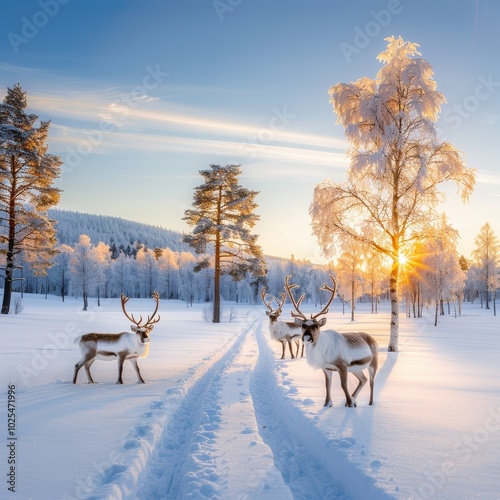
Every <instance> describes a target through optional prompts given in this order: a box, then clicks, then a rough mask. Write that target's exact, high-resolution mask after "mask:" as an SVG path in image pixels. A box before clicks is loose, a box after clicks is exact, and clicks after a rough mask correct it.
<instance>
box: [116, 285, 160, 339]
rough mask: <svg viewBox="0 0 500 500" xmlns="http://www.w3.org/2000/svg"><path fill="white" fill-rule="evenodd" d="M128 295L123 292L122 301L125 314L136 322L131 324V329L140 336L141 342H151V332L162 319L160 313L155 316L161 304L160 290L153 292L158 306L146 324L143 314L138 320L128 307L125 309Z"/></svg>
mask: <svg viewBox="0 0 500 500" xmlns="http://www.w3.org/2000/svg"><path fill="white" fill-rule="evenodd" d="M128 299H129V298H128V297H125V295H123V293H122V297H121V301H122V310H123V313H124V314H125V316H126V317H127V318H128V319H129V320H130V321H132V323H134V324H133V325H130V329H131V330H132V331H133V332H134V333H136V334H137V335H139V336H140V342H141V344H147V343H148V342H149V334H150V332H151V330H152V329H153V328H154V325H155V323H158V321H160V315H158V317H157V318H155V315H156V312H157V311H158V306H159V304H160V297H159V295H158V292H154V293H153V299H154V301H155V302H156V307H155V310H154V312H153V314H152V315H151V316H148V319H147V321H146V322H145V323H144V324H141V323H142V316H140V317H139V319H138V320H136V319H135V318H134V315H133V314H130V315H129V314H128V313H127V311H126V309H125V304H126V303H127V301H128Z"/></svg>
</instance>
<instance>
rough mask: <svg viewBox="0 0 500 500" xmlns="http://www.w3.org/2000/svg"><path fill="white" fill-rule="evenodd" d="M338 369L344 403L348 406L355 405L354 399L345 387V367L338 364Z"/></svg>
mask: <svg viewBox="0 0 500 500" xmlns="http://www.w3.org/2000/svg"><path fill="white" fill-rule="evenodd" d="M338 370H339V376H340V386H341V387H342V390H343V391H344V394H345V405H346V406H349V407H352V406H356V400H355V399H353V398H352V397H351V395H350V394H349V390H348V388H347V367H346V366H342V365H341V366H338Z"/></svg>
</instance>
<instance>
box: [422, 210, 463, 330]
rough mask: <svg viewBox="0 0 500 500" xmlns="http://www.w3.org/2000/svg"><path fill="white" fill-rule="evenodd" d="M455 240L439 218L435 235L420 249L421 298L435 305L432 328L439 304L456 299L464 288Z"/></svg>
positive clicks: (456, 237) (450, 230)
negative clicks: (422, 293) (422, 296)
mask: <svg viewBox="0 0 500 500" xmlns="http://www.w3.org/2000/svg"><path fill="white" fill-rule="evenodd" d="M457 239H458V233H457V232H456V231H455V230H452V229H451V228H450V227H449V225H448V223H447V222H446V219H445V217H443V219H442V221H441V224H440V226H438V228H437V230H436V234H435V236H434V237H433V238H429V239H428V240H427V241H426V243H425V245H424V246H423V249H422V254H421V260H420V262H419V264H420V265H419V267H420V269H421V270H420V274H421V277H422V282H423V292H424V295H425V297H426V299H427V300H428V301H429V302H433V303H434V306H435V310H434V326H437V323H438V316H439V311H441V314H444V310H443V301H445V300H446V301H450V300H451V301H455V300H459V299H460V297H461V293H462V291H463V288H464V285H465V279H466V274H465V272H464V270H463V269H462V268H461V266H460V257H459V255H458V252H457V250H456V245H457Z"/></svg>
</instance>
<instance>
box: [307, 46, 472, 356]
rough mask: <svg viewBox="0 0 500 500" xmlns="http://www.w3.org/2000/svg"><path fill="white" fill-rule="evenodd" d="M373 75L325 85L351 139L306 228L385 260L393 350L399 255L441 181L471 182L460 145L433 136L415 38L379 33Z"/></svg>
mask: <svg viewBox="0 0 500 500" xmlns="http://www.w3.org/2000/svg"><path fill="white" fill-rule="evenodd" d="M386 40H387V42H388V44H387V49H386V50H385V51H384V52H382V53H381V54H380V55H379V56H378V60H379V61H380V62H381V63H382V65H383V66H382V68H381V69H380V71H379V72H378V74H377V76H376V78H375V79H371V78H367V77H363V78H361V79H359V80H358V81H356V82H351V83H338V84H336V85H334V86H332V87H331V88H330V90H329V93H330V95H331V101H330V102H331V103H332V105H333V109H334V111H335V113H336V114H337V117H338V123H340V124H341V125H342V126H344V128H345V134H346V137H347V139H348V141H349V143H350V145H351V147H350V149H349V151H348V154H349V157H350V167H349V169H348V171H347V180H346V181H345V182H344V183H342V184H337V183H335V182H333V181H331V180H327V181H324V182H323V183H321V184H319V185H318V186H316V187H315V190H314V198H313V202H312V204H311V207H310V213H311V216H312V227H313V232H314V234H315V235H316V236H317V238H318V240H319V243H320V245H321V246H322V248H323V251H324V252H325V254H326V255H331V254H332V253H333V251H334V249H335V246H336V243H337V241H338V238H339V236H340V235H349V236H351V237H353V238H355V239H356V240H358V241H359V242H363V243H367V244H369V245H371V246H372V247H373V248H374V249H375V250H376V251H378V252H380V253H382V254H384V255H386V256H388V257H389V258H390V259H391V260H392V267H391V274H390V295H391V325H390V327H391V338H390V342H389V350H390V351H397V350H398V333H399V296H398V276H399V268H400V263H399V255H400V253H401V252H404V251H406V250H407V249H408V248H410V246H411V244H412V242H414V241H422V240H425V239H427V238H428V237H429V235H430V234H432V228H433V225H434V224H435V223H436V222H437V221H438V220H439V214H438V207H439V204H440V203H442V202H443V201H444V199H445V196H444V194H443V193H442V192H440V191H439V189H438V188H439V186H440V184H443V183H445V182H447V181H453V182H454V183H455V184H456V186H457V188H458V192H459V194H460V195H461V197H462V199H463V200H464V201H466V200H468V198H469V196H470V194H471V192H472V190H473V188H474V184H475V171H474V170H473V169H469V168H467V166H466V165H465V161H464V159H463V157H462V155H461V153H460V152H459V151H457V150H456V149H455V148H454V147H453V146H452V145H451V144H449V143H447V142H442V141H440V140H439V137H438V133H437V129H436V125H435V122H436V121H437V119H438V115H439V112H440V109H441V105H442V104H443V103H444V102H445V97H444V96H443V94H441V93H440V92H438V91H437V87H436V82H435V81H434V80H433V71H432V67H431V65H430V64H429V63H428V62H427V61H426V60H425V59H423V58H422V57H420V53H419V52H418V51H417V48H418V45H417V44H415V43H410V42H405V41H403V40H402V39H401V38H400V37H399V38H394V37H390V38H387V39H386Z"/></svg>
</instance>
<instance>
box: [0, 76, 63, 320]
mask: <svg viewBox="0 0 500 500" xmlns="http://www.w3.org/2000/svg"><path fill="white" fill-rule="evenodd" d="M26 107H27V99H26V92H23V90H22V89H21V86H20V85H15V86H14V87H13V88H11V89H10V88H9V89H7V95H6V96H5V98H4V100H3V102H2V103H1V104H0V181H1V182H0V256H2V257H3V258H4V259H5V264H3V263H2V267H3V269H2V270H3V276H2V277H3V278H4V280H5V281H4V294H3V302H2V311H1V312H2V314H8V313H9V309H10V301H11V294H12V282H13V274H14V269H15V268H16V261H17V260H18V259H19V258H20V257H21V254H24V255H23V258H25V259H26V260H28V261H29V262H30V264H31V267H32V268H33V269H34V270H35V274H37V275H40V276H43V275H45V274H46V269H47V268H48V267H50V266H51V265H52V264H53V259H54V256H55V254H56V252H55V250H54V246H55V243H56V238H55V229H54V221H53V220H51V219H49V218H48V216H47V210H48V209H49V208H51V207H52V206H54V205H56V204H57V203H58V202H59V195H60V190H59V189H57V188H55V187H53V186H52V184H53V182H54V181H55V179H57V177H59V174H60V166H61V164H62V162H61V159H60V158H59V157H58V156H54V155H51V154H48V153H47V147H48V146H47V144H46V141H47V136H48V133H49V125H50V122H44V121H42V122H40V125H39V126H38V127H36V126H35V123H36V122H37V120H38V116H36V115H30V114H27V113H26V111H25V110H26Z"/></svg>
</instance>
